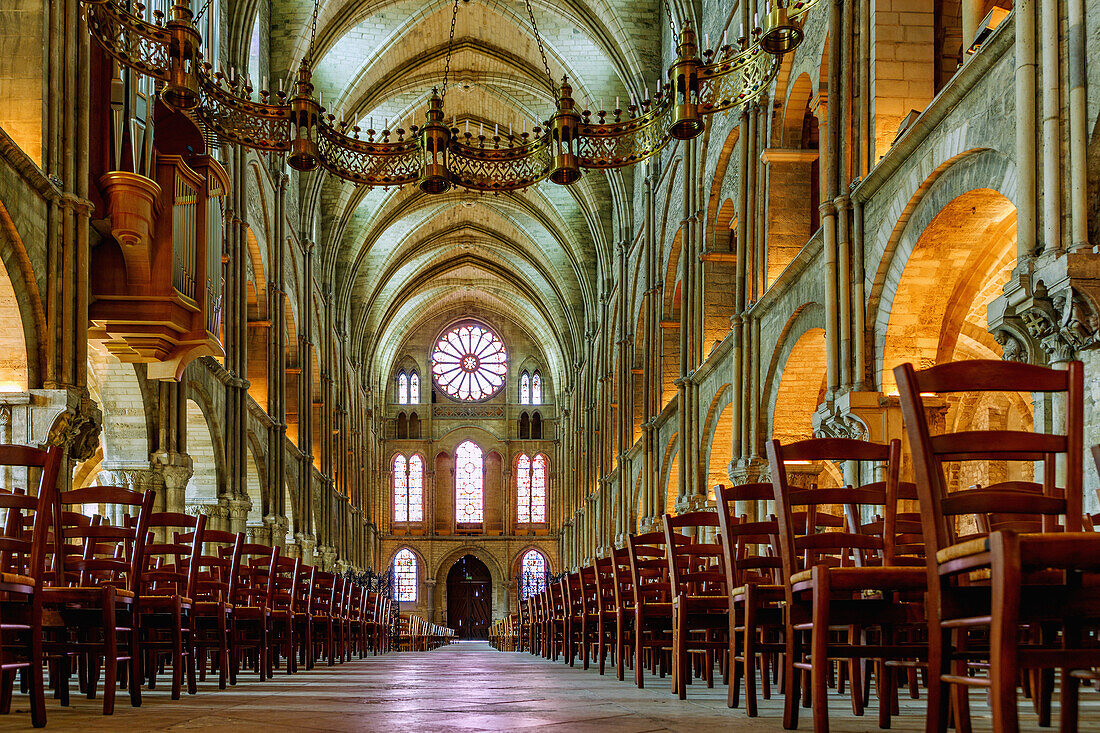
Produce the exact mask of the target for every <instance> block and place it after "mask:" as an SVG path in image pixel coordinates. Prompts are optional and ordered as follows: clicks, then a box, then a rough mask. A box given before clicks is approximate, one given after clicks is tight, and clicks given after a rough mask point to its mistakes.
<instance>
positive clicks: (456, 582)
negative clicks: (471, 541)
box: [447, 555, 493, 639]
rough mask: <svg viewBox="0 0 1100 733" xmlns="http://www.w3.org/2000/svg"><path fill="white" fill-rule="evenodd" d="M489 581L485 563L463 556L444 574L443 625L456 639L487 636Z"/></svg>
mask: <svg viewBox="0 0 1100 733" xmlns="http://www.w3.org/2000/svg"><path fill="white" fill-rule="evenodd" d="M492 597H493V581H492V578H491V577H490V576H489V568H487V567H485V563H483V562H481V561H480V560H478V559H477V558H476V557H473V556H472V555H465V556H463V557H462V558H461V559H460V560H459V561H458V562H456V563H455V564H454V566H453V567H452V568H451V571H450V572H449V573H447V625H448V626H450V627H451V628H452V629H454V630H455V633H456V634H457V635H458V637H459V638H460V639H488V638H489V624H490V622H491V621H492V605H491V604H492Z"/></svg>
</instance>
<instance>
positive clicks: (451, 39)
mask: <svg viewBox="0 0 1100 733" xmlns="http://www.w3.org/2000/svg"><path fill="white" fill-rule="evenodd" d="M457 20H458V0H455V4H454V8H452V9H451V34H450V36H448V37H447V63H446V64H445V65H444V66H443V91H442V92H440V94H439V100H440V102H446V101H447V77H449V76H450V75H451V51H453V50H454V45H455V21H457Z"/></svg>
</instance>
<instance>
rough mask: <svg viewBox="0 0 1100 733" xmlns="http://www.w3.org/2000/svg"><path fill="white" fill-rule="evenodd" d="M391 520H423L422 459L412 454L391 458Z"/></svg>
mask: <svg viewBox="0 0 1100 733" xmlns="http://www.w3.org/2000/svg"><path fill="white" fill-rule="evenodd" d="M393 521H395V522H423V521H424V461H423V459H421V457H420V456H417V455H414V456H412V457H411V458H409V459H408V460H407V461H406V460H405V456H402V455H398V456H395V457H394V459H393Z"/></svg>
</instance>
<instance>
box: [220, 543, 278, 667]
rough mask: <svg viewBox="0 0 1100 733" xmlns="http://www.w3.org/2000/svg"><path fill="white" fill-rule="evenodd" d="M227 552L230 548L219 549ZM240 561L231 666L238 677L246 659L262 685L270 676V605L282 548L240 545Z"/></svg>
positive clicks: (235, 586) (233, 597)
mask: <svg viewBox="0 0 1100 733" xmlns="http://www.w3.org/2000/svg"><path fill="white" fill-rule="evenodd" d="M220 551H221V552H223V553H227V554H228V551H227V548H222V549H221V550H220ZM239 557H240V562H239V563H238V565H237V575H236V578H235V580H234V583H233V585H232V594H231V596H230V602H231V603H232V606H233V614H232V626H231V628H230V633H229V639H230V647H229V658H230V659H229V663H230V665H231V666H232V668H233V674H234V676H236V675H237V674H239V672H240V669H241V666H242V664H243V663H244V661H246V659H247V660H248V661H250V662H251V664H250V666H251V667H252V669H253V671H255V672H256V674H258V675H259V677H260V681H261V682H263V681H264V680H266V679H267V678H268V677H270V676H271V654H270V651H271V648H270V629H271V602H272V597H273V595H274V592H275V564H276V562H277V561H278V559H279V548H278V547H268V546H266V545H260V544H255V543H245V544H243V545H241V546H240V551H239Z"/></svg>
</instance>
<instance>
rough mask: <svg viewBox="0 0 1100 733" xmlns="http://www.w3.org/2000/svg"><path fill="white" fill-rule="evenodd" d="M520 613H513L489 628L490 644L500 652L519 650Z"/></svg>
mask: <svg viewBox="0 0 1100 733" xmlns="http://www.w3.org/2000/svg"><path fill="white" fill-rule="evenodd" d="M519 616H520V615H519V614H518V613H511V614H508V615H507V616H505V617H504V618H502V619H498V620H496V621H494V622H493V623H492V624H491V625H490V626H489V644H490V645H491V646H492V647H493V648H494V649H497V650H498V651H502V652H514V651H517V650H518V649H519V643H520V640H519V628H520V620H519Z"/></svg>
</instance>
